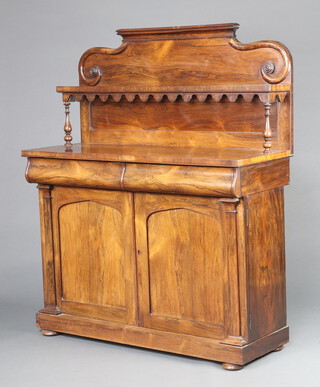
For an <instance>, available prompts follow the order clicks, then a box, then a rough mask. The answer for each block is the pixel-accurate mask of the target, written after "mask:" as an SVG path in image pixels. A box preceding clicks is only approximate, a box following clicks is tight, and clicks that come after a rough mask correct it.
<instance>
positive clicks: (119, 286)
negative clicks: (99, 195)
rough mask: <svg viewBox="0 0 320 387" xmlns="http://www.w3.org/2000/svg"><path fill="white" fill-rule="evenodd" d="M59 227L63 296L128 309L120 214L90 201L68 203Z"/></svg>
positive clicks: (71, 299)
mask: <svg viewBox="0 0 320 387" xmlns="http://www.w3.org/2000/svg"><path fill="white" fill-rule="evenodd" d="M110 225H112V227H110ZM59 229H60V251H61V275H62V291H63V293H62V297H63V299H64V300H66V301H74V302H81V303H87V304H96V305H101V306H111V307H116V308H117V307H119V308H125V304H126V302H125V284H124V281H123V273H122V271H123V265H124V251H123V244H124V241H123V240H122V238H123V235H122V216H121V213H120V212H119V211H118V210H117V209H114V208H112V207H108V206H106V205H104V204H99V203H95V202H91V201H86V202H78V203H71V204H67V205H64V206H63V207H61V208H60V210H59ZM97 231H98V232H97Z"/></svg>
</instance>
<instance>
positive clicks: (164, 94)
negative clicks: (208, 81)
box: [57, 85, 289, 103]
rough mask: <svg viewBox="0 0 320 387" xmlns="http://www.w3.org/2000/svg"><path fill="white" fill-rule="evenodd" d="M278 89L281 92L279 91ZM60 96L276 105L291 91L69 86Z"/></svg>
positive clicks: (69, 98) (283, 88) (266, 87)
mask: <svg viewBox="0 0 320 387" xmlns="http://www.w3.org/2000/svg"><path fill="white" fill-rule="evenodd" d="M276 89H278V90H276ZM57 92H58V93H63V100H64V101H81V100H82V99H83V98H86V99H87V100H88V101H93V100H94V99H95V98H99V99H100V100H101V101H102V102H106V101H107V100H109V101H110V100H111V101H114V102H119V101H120V100H121V99H122V98H124V99H125V100H126V101H128V102H133V101H137V100H138V101H141V102H147V101H150V100H154V101H155V102H161V101H162V100H164V99H168V100H169V101H170V102H175V101H178V100H179V99H181V100H183V101H184V102H190V101H194V100H196V101H199V102H204V101H209V100H210V101H212V102H220V101H221V100H222V99H223V98H224V97H225V98H227V100H228V101H229V102H235V101H237V100H238V99H239V98H240V97H242V98H243V99H244V101H245V102H251V101H252V100H253V98H255V97H257V98H259V99H260V101H261V102H263V103H267V102H269V103H274V102H276V101H279V102H283V101H284V99H285V97H286V95H287V94H288V92H289V90H288V87H287V86H280V87H279V86H278V87H277V88H275V87H273V88H272V87H271V85H247V86H243V87H239V85H226V86H205V87H204V86H192V87H190V86H182V87H180V88H177V87H173V86H166V87H163V86H162V87H160V86H159V87H157V88H150V87H143V86H140V87H137V86H135V87H99V86H97V87H88V86H87V87H86V86H79V87H72V86H70V87H66V86H58V87H57Z"/></svg>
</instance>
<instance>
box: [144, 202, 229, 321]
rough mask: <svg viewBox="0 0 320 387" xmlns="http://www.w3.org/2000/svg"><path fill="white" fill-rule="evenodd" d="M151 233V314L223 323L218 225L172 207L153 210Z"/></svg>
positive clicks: (201, 216) (198, 214) (186, 210)
mask: <svg viewBox="0 0 320 387" xmlns="http://www.w3.org/2000/svg"><path fill="white" fill-rule="evenodd" d="M195 230H197V231H196V232H195ZM147 231H148V234H147V237H148V242H149V271H150V274H149V275H150V298H151V299H150V304H151V314H153V315H161V316H168V317H174V318H179V319H186V320H194V321H199V322H200V321H201V322H209V323H216V324H223V305H222V303H221V302H219V301H221V300H222V297H223V294H222V292H223V278H222V276H221V270H222V267H221V263H222V262H221V254H222V251H221V250H222V249H221V245H222V243H221V226H220V225H219V223H218V222H217V221H216V220H215V219H214V218H212V217H210V216H208V215H203V214H201V213H198V212H194V211H190V210H188V209H173V210H166V211H162V212H156V213H153V214H151V215H150V217H149V218H148V222H147ZM209 296H210V299H209Z"/></svg>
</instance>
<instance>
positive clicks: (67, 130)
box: [63, 99, 73, 151]
mask: <svg viewBox="0 0 320 387" xmlns="http://www.w3.org/2000/svg"><path fill="white" fill-rule="evenodd" d="M63 105H64V113H65V123H64V128H63V129H64V132H65V136H64V141H65V144H64V145H65V147H66V151H72V149H71V148H72V143H71V141H72V140H73V137H72V136H71V132H72V125H71V122H70V117H69V116H70V100H69V99H67V100H64V101H63Z"/></svg>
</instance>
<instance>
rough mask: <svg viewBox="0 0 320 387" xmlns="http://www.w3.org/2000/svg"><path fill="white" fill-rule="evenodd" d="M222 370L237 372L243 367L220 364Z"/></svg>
mask: <svg viewBox="0 0 320 387" xmlns="http://www.w3.org/2000/svg"><path fill="white" fill-rule="evenodd" d="M222 368H224V369H225V370H228V371H239V370H242V368H243V365H238V364H232V363H222Z"/></svg>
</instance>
